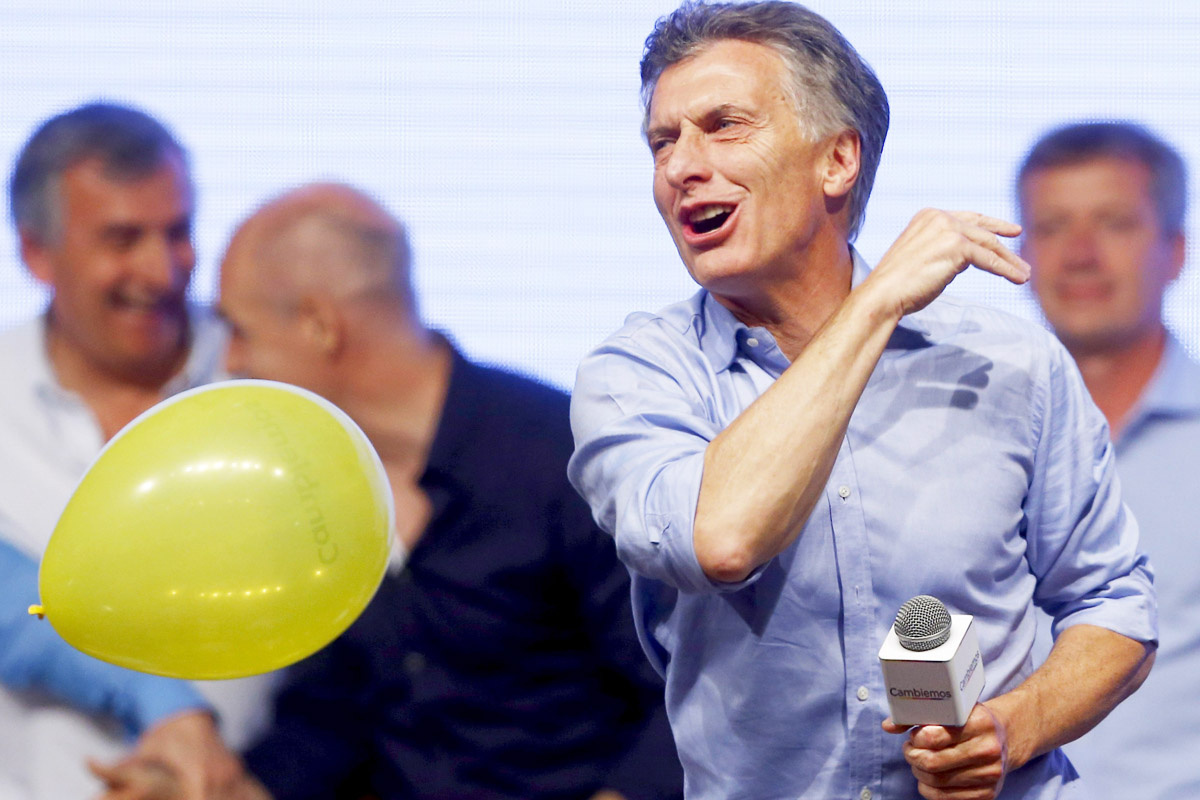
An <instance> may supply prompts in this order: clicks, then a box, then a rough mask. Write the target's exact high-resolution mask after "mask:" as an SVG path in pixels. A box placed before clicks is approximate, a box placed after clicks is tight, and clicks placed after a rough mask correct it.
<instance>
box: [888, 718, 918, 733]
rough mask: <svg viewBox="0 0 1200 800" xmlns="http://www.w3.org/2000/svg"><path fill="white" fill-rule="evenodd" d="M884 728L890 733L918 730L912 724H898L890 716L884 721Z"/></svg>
mask: <svg viewBox="0 0 1200 800" xmlns="http://www.w3.org/2000/svg"><path fill="white" fill-rule="evenodd" d="M883 729H884V730H885V731H887V732H888V733H908V732H909V731H910V730H916V728H915V727H914V726H912V725H897V724H896V723H894V722H892V718H891V717H888V718H887V719H885V720H884V721H883Z"/></svg>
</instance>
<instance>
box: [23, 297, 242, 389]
mask: <svg viewBox="0 0 1200 800" xmlns="http://www.w3.org/2000/svg"><path fill="white" fill-rule="evenodd" d="M187 313H188V329H189V335H190V336H191V337H192V340H191V342H190V343H189V346H188V357H187V360H186V361H185V362H184V364H183V367H182V368H181V369H180V370H179V371H178V372H177V373H176V374H175V375H173V376H172V377H171V379H170V380H169V381H167V383H166V384H165V385H164V386H163V396H164V397H170V396H171V395H174V394H177V393H179V392H182V391H184V390H186V389H193V388H195V387H197V386H202V385H204V384H206V383H211V382H212V381H214V380H220V379H222V378H224V377H226V376H225V375H224V374H223V371H222V367H221V358H222V355H223V353H224V350H225V337H226V333H225V326H224V325H222V324H221V322H220V320H218V319H217V318H216V317H215V316H214V315H213V314H212V312H211V311H210V310H209V309H208V308H207V307H203V306H194V305H190V304H189V306H188V309H187ZM49 314H50V312H49V310H47V311H46V312H44V313H43V314H41V315H40V316H39V317H38V319H37V324H36V325H33V326H31V327H30V329H29V330H30V333H31V334H32V335H34V336H36V338H37V342H36V347H37V352H38V353H39V355H40V358H37V359H34V362H33V363H32V364H31V365H30V374H29V380H30V382H31V383H32V386H33V391H34V392H35V393H36V394H37V396H38V397H41V398H43V399H47V398H62V397H68V396H70V397H73V396H74V394H73V393H72V392H69V391H68V390H66V389H64V388H63V387H62V385H61V384H60V383H59V382H58V376H57V375H56V374H55V372H54V366H53V365H52V364H51V362H50V354H49V353H48V352H47V350H46V333H47V329H46V326H47V324H48V322H49Z"/></svg>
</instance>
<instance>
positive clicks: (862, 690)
mask: <svg viewBox="0 0 1200 800" xmlns="http://www.w3.org/2000/svg"><path fill="white" fill-rule="evenodd" d="M855 694H857V695H858V699H859V700H866V699H867V698H868V697H870V696H871V692H870V690H869V689H867V687H865V686H860V687H858V691H857V692H855Z"/></svg>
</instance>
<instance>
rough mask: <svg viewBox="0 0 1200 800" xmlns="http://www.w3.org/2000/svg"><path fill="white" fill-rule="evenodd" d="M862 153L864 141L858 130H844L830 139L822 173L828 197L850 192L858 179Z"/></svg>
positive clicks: (823, 186) (842, 195) (844, 194)
mask: <svg viewBox="0 0 1200 800" xmlns="http://www.w3.org/2000/svg"><path fill="white" fill-rule="evenodd" d="M861 155H862V142H861V140H860V139H859V137H858V133H857V132H856V131H851V130H845V131H842V132H841V133H839V134H838V135H837V136H835V137H834V138H833V139H832V140H831V141H830V143H829V150H828V151H827V152H826V154H825V161H824V167H823V169H824V172H823V174H822V178H823V184H822V188H823V189H824V190H825V196H826V197H828V198H834V197H844V196H846V195H848V194H849V193H850V190H851V189H853V188H854V184H855V183H856V182H857V181H858V171H859V169H860V168H861V166H862V161H861Z"/></svg>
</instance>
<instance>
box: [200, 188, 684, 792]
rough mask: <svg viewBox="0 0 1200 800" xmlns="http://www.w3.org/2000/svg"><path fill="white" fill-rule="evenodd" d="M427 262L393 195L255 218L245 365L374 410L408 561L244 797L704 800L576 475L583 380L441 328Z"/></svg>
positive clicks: (233, 288) (227, 311) (293, 703)
mask: <svg viewBox="0 0 1200 800" xmlns="http://www.w3.org/2000/svg"><path fill="white" fill-rule="evenodd" d="M408 261H409V257H408V250H407V245H406V242H405V236H404V232H403V229H402V228H401V226H400V224H399V223H397V222H396V221H395V219H393V218H392V217H391V216H390V215H389V214H388V213H387V212H386V211H384V210H383V209H382V208H380V207H379V205H378V204H376V203H375V202H374V201H373V200H371V199H370V198H368V197H366V196H365V195H363V194H361V193H360V192H357V191H355V190H353V189H350V188H349V187H345V186H338V185H313V186H307V187H303V188H300V189H297V190H294V191H292V192H289V193H287V194H285V195H283V196H282V197H280V198H278V199H276V200H273V201H271V202H270V203H268V204H267V205H265V206H264V207H262V208H261V209H259V210H258V211H257V212H255V213H254V214H253V215H252V216H251V217H250V218H249V220H247V221H246V222H245V223H244V224H243V226H242V227H241V228H240V229H239V230H238V232H237V233H236V234H235V236H234V238H233V240H232V242H231V244H230V247H229V250H228V252H227V254H226V258H225V261H224V264H223V266H222V275H221V298H220V310H221V313H222V314H223V315H224V316H225V318H226V319H227V321H228V322H229V325H230V332H231V339H230V346H229V352H228V367H229V369H230V371H231V372H232V373H234V374H243V375H247V376H251V377H258V378H267V379H274V380H283V381H288V382H291V383H295V384H298V385H300V386H304V387H306V388H308V389H311V390H313V391H316V392H318V393H320V394H322V395H324V396H325V397H326V398H328V399H329V400H330V401H332V402H333V403H335V404H336V405H338V406H340V407H341V408H342V409H344V410H345V411H346V412H347V413H348V414H349V415H350V416H351V417H352V418H354V420H355V421H356V422H357V423H358V424H359V425H360V426H361V427H362V428H363V430H364V432H365V433H366V434H367V436H368V437H369V438H370V439H371V441H372V443H373V444H374V446H375V448H376V449H377V451H378V452H379V455H380V458H381V459H382V460H383V463H384V466H385V467H386V469H387V473H388V476H389V479H390V481H391V484H392V489H393V493H394V496H395V499H396V522H397V532H398V537H399V540H400V543H401V545H402V546H403V547H402V550H403V551H405V552H406V554H407V557H406V558H405V559H403V564H402V565H401V564H399V563H395V564H393V569H392V570H391V571H390V573H389V575H388V576H387V577H386V578H385V580H384V582H383V585H382V587H381V588H380V590H379V593H378V594H377V596H376V597H375V599H374V600H373V601H372V603H371V604H370V606H369V607H368V608H367V610H366V611H365V612H364V613H363V615H362V616H361V618H360V619H359V620H358V621H357V622H356V623H355V624H354V625H352V626H351V627H350V629H349V630H347V632H346V633H345V634H343V635H342V636H341V637H340V638H339V639H338V640H336V641H335V642H334V643H333V644H331V645H330V646H329V647H327V648H326V649H325V650H323V651H321V652H319V653H317V654H316V655H314V656H312V657H310V658H309V659H307V660H305V661H303V662H301V663H299V664H297V665H296V666H294V667H293V668H291V670H290V673H289V676H288V678H287V680H286V682H285V684H284V686H283V688H282V690H281V691H280V693H279V695H278V697H277V700H276V706H275V712H276V718H275V722H274V725H273V727H272V728H271V729H270V730H269V731H268V732H267V734H266V736H265V738H263V739H262V740H261V741H259V742H258V743H257V744H256V745H254V746H253V747H252V748H251V749H250V750H249V751H248V752H247V753H246V754H245V760H246V765H247V767H248V768H249V771H250V772H252V773H253V774H254V776H255V777H256V778H257V782H255V781H253V780H248V781H247V782H246V784H245V785H244V786H243V795H242V796H244V797H247V798H250V797H255V798H262V797H267V796H269V797H273V798H275V800H301V799H302V798H303V799H304V800H308V799H309V798H347V797H361V796H364V795H366V796H378V797H380V798H385V799H388V800H390V799H391V798H473V797H486V798H512V799H513V800H535V799H537V798H547V799H549V798H564V800H565V799H566V798H590V797H604V798H612V797H626V798H629V799H630V800H636V799H637V798H666V797H679V796H681V794H682V772H681V770H680V767H679V763H678V758H677V756H676V754H675V748H674V744H673V742H672V741H671V739H670V731H669V728H668V726H667V723H666V715H665V712H664V709H663V699H662V685H661V682H660V680H659V679H658V677H657V676H656V675H655V674H654V672H653V670H652V669H651V668H650V666H649V664H648V662H647V661H646V659H645V657H644V656H643V655H642V653H641V649H640V647H639V645H638V642H637V639H636V636H635V633H634V629H633V623H632V615H631V613H630V609H629V581H628V577H627V575H626V573H625V571H624V569H623V568H622V567H621V566H620V564H619V563H618V561H617V559H616V554H615V552H614V548H613V544H612V541H611V540H610V539H609V538H608V537H606V536H603V535H601V534H600V533H599V531H598V530H597V529H596V528H595V527H594V525H593V523H592V520H591V516H590V514H589V512H588V510H587V507H586V506H585V505H584V503H583V502H582V500H580V498H579V497H578V496H577V495H576V494H575V492H574V490H573V489H572V488H571V486H570V485H569V484H568V483H567V480H566V464H567V459H568V458H569V456H570V454H571V450H572V439H571V434H570V430H569V426H568V419H567V413H568V401H567V397H566V395H564V394H563V393H562V392H559V391H557V390H555V389H551V388H549V387H547V386H544V385H542V384H539V383H537V382H535V381H533V380H530V379H528V378H524V377H519V376H517V375H514V374H511V373H509V372H505V371H502V370H499V369H494V368H491V367H484V366H480V365H477V364H473V363H471V362H470V361H468V360H466V359H465V358H464V357H463V356H462V355H461V354H459V353H458V352H457V351H456V350H455V349H454V347H453V345H451V344H450V342H449V341H447V339H446V338H445V337H443V336H441V335H439V334H437V333H435V332H432V331H429V330H428V329H426V328H425V327H424V326H423V325H422V323H421V321H420V319H419V317H418V314H417V310H416V306H415V302H414V298H413V295H412V290H411V287H410V283H409V277H408ZM400 560H401V559H397V562H399V561H400Z"/></svg>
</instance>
